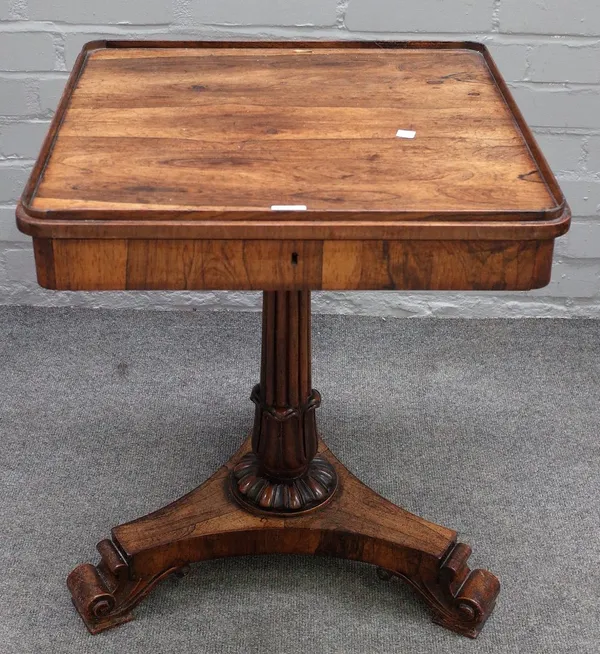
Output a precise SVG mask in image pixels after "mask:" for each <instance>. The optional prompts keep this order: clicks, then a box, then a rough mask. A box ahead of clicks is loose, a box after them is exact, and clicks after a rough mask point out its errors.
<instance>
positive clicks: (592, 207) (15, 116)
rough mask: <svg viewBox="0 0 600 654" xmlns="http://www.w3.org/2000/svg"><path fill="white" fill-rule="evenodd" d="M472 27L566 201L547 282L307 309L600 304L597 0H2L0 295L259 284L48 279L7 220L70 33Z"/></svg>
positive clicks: (385, 296) (16, 298)
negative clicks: (55, 283)
mask: <svg viewBox="0 0 600 654" xmlns="http://www.w3.org/2000/svg"><path fill="white" fill-rule="evenodd" d="M105 37H107V38H142V39H151V38H166V39H177V38H182V39H183V38H185V39H190V38H191V39H194V38H197V39H231V38H250V39H260V38H283V39H285V38H304V39H311V38H322V39H330V40H332V39H333V40H335V39H350V38H355V39H375V38H380V39H410V38H419V39H428V38H433V39H435V38H442V39H457V38H465V39H476V40H480V41H484V42H485V43H486V44H487V45H488V46H489V47H490V49H491V50H492V53H493V55H494V57H495V58H496V61H497V62H498V65H499V66H500V69H501V70H502V72H503V74H504V76H505V77H506V79H507V80H508V82H509V84H510V85H511V88H512V90H513V92H514V94H515V96H516V98H517V100H518V102H519V104H520V106H521V108H522V109H523V112H524V113H525V116H526V118H527V120H528V121H529V122H530V124H531V125H532V127H533V129H534V131H535V133H536V135H537V137H538V139H539V142H540V145H541V146H542V149H543V151H544V153H545V154H546V156H547V158H548V160H549V162H550V165H551V166H552V168H553V169H554V171H555V172H556V174H557V175H558V177H559V180H560V182H561V185H562V186H563V188H564V190H565V193H566V194H567V197H568V199H569V201H570V203H571V206H572V209H573V213H574V220H573V227H572V229H571V231H570V233H569V234H568V235H567V236H566V237H564V238H562V239H559V240H558V241H557V246H556V253H555V266H554V273H553V278H552V282H551V283H550V285H549V286H548V287H546V288H544V289H539V290H536V291H532V292H530V293H505V294H494V293H424V292H422V293H394V292H379V293H366V292H363V293H351V292H347V293H315V296H314V297H315V301H314V306H315V310H316V311H322V312H328V313H362V314H373V315H396V316H407V317H408V316H427V315H435V316H449V317H455V316H457V317H458V316H466V317H478V316H490V317H502V316H510V317H518V316H564V317H569V316H596V317H600V4H599V3H598V1H597V0H573V1H572V2H568V3H567V2H566V0H419V2H410V3H409V2H398V1H397V0H203V1H202V2H201V1H200V0H127V1H126V2H125V1H124V0H103V1H102V2H94V3H90V2H83V1H81V0H56V1H54V2H50V1H49V0H0V304H11V303H12V304H37V305H48V306H51V305H61V306H69V305H79V306H104V307H144V308H151V307H154V308H176V309H181V308H187V309H189V308H197V307H198V308H199V307H201V308H205V309H224V308H230V309H245V310H248V309H255V308H257V307H258V306H259V303H260V294H259V293H225V292H219V293H160V292H147V293H146V292H138V293H55V292H50V291H45V290H42V289H40V288H39V287H38V285H37V284H36V282H35V274H34V268H33V253H32V250H31V244H30V240H29V238H28V237H26V236H25V235H23V234H21V233H20V232H18V230H17V229H16V227H15V224H14V209H15V202H16V200H17V198H18V196H19V194H20V192H21V190H22V188H23V185H24V183H25V181H26V179H27V176H28V174H29V170H30V169H31V166H32V164H33V161H34V159H35V157H36V155H37V151H38V148H39V145H40V143H41V140H42V138H43V136H44V133H45V131H46V129H47V126H48V121H49V119H50V117H51V115H52V112H53V111H54V108H55V107H56V104H57V102H58V99H59V97H60V95H61V92H62V89H63V87H64V84H65V82H66V79H67V77H68V71H69V70H70V69H71V67H72V66H73V63H74V61H75V58H76V57H77V54H78V53H79V50H80V49H81V46H82V45H83V44H84V43H85V42H86V41H90V40H95V39H99V38H105Z"/></svg>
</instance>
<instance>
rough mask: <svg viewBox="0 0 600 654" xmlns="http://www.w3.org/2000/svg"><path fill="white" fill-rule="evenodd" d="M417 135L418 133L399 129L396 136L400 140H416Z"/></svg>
mask: <svg viewBox="0 0 600 654" xmlns="http://www.w3.org/2000/svg"><path fill="white" fill-rule="evenodd" d="M416 135H417V133H416V132H413V130H412V129H399V130H398V131H397V132H396V136H397V137H398V138H399V139H414V138H415V136H416Z"/></svg>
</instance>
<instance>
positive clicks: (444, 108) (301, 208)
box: [17, 41, 570, 637]
mask: <svg viewBox="0 0 600 654" xmlns="http://www.w3.org/2000/svg"><path fill="white" fill-rule="evenodd" d="M17 220H18V225H19V227H20V229H21V230H22V231H24V232H25V233H27V234H30V235H31V236H32V237H33V239H34V251H35V259H36V267H37V275H38V280H39V283H40V284H41V285H42V286H44V287H46V288H50V289H66V290H72V291H79V290H138V289H161V290H174V291H175V290H202V289H211V290H215V289H238V290H244V289H247V290H251V289H253V290H256V289H259V290H263V291H264V299H263V328H262V339H263V340H262V361H261V369H260V383H259V384H257V386H255V387H254V389H253V390H252V401H253V402H254V403H255V405H256V417H255V421H254V428H253V431H252V436H251V438H250V439H248V440H247V441H246V442H245V443H244V444H243V445H242V446H241V449H240V450H239V451H238V453H237V454H235V455H234V456H233V458H232V459H231V460H230V461H229V462H228V463H226V464H225V465H224V466H223V467H222V468H221V469H220V470H219V471H217V472H216V473H215V474H214V475H213V477H211V478H210V479H209V480H208V481H207V482H205V483H204V484H203V485H202V486H200V487H199V488H197V489H196V490H194V491H192V492H191V493H189V494H188V495H186V496H185V497H182V498H181V499H179V500H177V501H176V502H174V503H173V504H170V505H169V506H167V507H165V508H162V509H160V510H158V511H156V512H155V513H151V514H150V515H147V516H145V517H143V518H140V519H138V520H135V521H133V522H130V523H127V524H123V525H120V526H118V527H115V528H114V529H113V530H112V538H111V540H102V541H100V543H99V544H98V550H99V552H100V556H101V560H100V563H98V565H95V566H94V565H91V564H83V565H80V566H78V567H77V568H75V570H73V572H72V573H71V574H70V575H69V578H68V582H67V583H68V587H69V589H70V591H71V594H72V597H73V602H74V604H75V607H76V608H77V610H78V611H79V613H80V614H81V617H82V618H83V620H84V622H85V624H86V625H87V627H88V629H89V630H90V631H91V632H92V633H97V632H100V631H102V630H104V629H108V628H110V627H114V626H115V625H118V624H120V623H123V622H126V621H128V620H130V619H131V618H132V614H131V610H132V609H133V607H134V606H135V605H136V604H137V603H138V602H140V600H142V599H143V598H144V596H145V595H146V594H147V593H148V592H149V591H150V590H151V589H152V588H153V587H154V586H155V585H156V584H157V582H159V581H160V580H161V579H162V578H164V577H165V576H166V575H169V574H171V573H173V572H175V571H178V570H179V569H181V568H183V567H184V566H186V565H187V564H188V563H190V562H195V561H202V560H206V559H211V558H215V557H224V556H238V555H246V554H271V553H287V554H323V555H331V556H337V557H342V558H348V559H354V560H359V561H364V562H367V563H372V564H374V565H376V566H378V568H379V569H380V573H381V574H382V575H383V576H385V575H397V576H399V577H402V578H404V579H405V580H407V581H408V582H409V583H410V584H411V585H412V586H413V587H414V588H415V589H416V590H417V591H419V593H420V594H421V595H422V596H423V597H424V598H425V600H426V601H427V602H428V604H429V605H430V607H431V609H432V611H433V616H434V620H435V621H436V622H438V623H439V624H441V625H443V626H445V627H447V628H449V629H452V630H454V631H456V632H458V633H461V634H464V635H466V636H471V637H475V636H477V634H478V633H479V631H480V630H481V628H482V626H483V624H484V622H485V621H486V619H487V618H488V616H489V615H490V613H491V611H492V609H493V607H494V603H495V600H496V596H497V595H498V591H499V582H498V580H497V578H496V577H495V576H494V575H493V574H491V573H490V572H487V571H486V570H470V569H469V567H468V565H467V559H468V558H469V554H470V552H471V549H470V547H469V546H468V545H465V544H462V543H457V534H456V532H454V531H453V530H451V529H447V528H445V527H441V526H438V525H435V524H432V523H429V522H427V521H425V520H423V519H421V518H419V517H417V516H414V515H412V514H410V513H408V512H407V511H405V510H403V509H401V508H398V507H396V506H394V505H393V504H391V503H390V502H388V501H387V500H385V499H384V498H382V497H380V496H379V495H377V494H376V493H375V492H374V491H372V490H370V489H369V488H367V487H366V486H364V485H363V484H362V483H361V482H360V481H359V480H358V479H356V478H355V477H354V476H353V475H352V474H351V473H350V472H348V470H346V468H344V466H342V464H341V463H340V462H339V461H338V460H337V459H336V458H335V457H334V456H333V455H332V454H331V452H329V450H328V449H327V447H326V446H325V445H324V444H323V442H322V441H321V440H320V437H319V433H318V430H317V426H316V423H315V417H316V416H315V412H316V409H317V408H318V406H319V403H320V396H319V393H318V392H317V391H316V390H314V389H313V388H312V385H311V348H310V291H311V290H312V289H331V290H342V289H353V290H386V289H387V290H390V289H401V290H410V289H427V290H495V291H501V290H513V291H514V290H526V289H531V288H536V287H540V286H544V285H545V284H547V283H548V281H549V279H550V268H551V263H552V252H553V245H554V239H555V238H556V237H557V236H560V235H561V234H563V233H564V232H566V231H567V229H568V226H569V220H570V214H569V209H568V207H567V204H566V202H565V199H564V197H563V195H562V193H561V191H560V188H559V187H558V185H557V182H556V180H555V178H554V176H553V175H552V173H551V171H550V169H549V167H548V165H547V163H546V161H545V160H544V158H543V156H542V154H541V153H540V151H539V149H538V147H537V145H536V143H535V141H534V139H533V137H532V135H531V133H530V131H529V129H528V128H527V126H526V124H525V122H524V120H523V118H522V116H521V114H520V112H519V110H518V108H517V107H516V105H515V103H514V101H513V99H512V97H511V95H510V93H509V91H508V89H507V87H506V84H505V83H504V81H503V79H502V77H501V76H500V74H499V72H498V70H497V68H496V66H495V65H494V62H493V61H492V59H491V57H490V55H489V53H488V51H487V50H486V49H485V47H483V46H481V45H478V44H474V43H432V42H431V43H430V42H414V43H408V42H407V43H389V42H385V43H375V42H364V43H323V42H319V43H307V42H302V43H301V42H286V43H263V42H261V43H239V42H237V43H215V42H209V43H203V42H200V43H199V42H193V43H191V42H185V43H172V42H171V43H169V42H165V43H158V42H110V41H102V42H94V43H90V44H88V45H87V46H85V48H84V50H83V52H82V53H81V55H80V57H79V59H78V61H77V63H76V65H75V69H74V71H73V73H72V75H71V78H70V81H69V84H68V85H67V88H66V90H65V93H64V96H63V98H62V100H61V103H60V106H59V108H58V111H57V114H56V116H55V119H54V122H53V123H52V126H51V129H50V133H49V135H48V137H47V139H46V141H45V143H44V145H43V148H42V152H41V154H40V156H39V159H38V161H37V164H36V166H35V168H34V170H33V173H32V175H31V178H30V180H29V183H28V185H27V188H26V189H25V191H24V194H23V197H22V199H21V204H20V205H19V207H18V210H17Z"/></svg>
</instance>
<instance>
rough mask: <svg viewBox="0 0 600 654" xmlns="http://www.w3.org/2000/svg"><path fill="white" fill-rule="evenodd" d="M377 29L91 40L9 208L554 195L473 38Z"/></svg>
mask: <svg viewBox="0 0 600 654" xmlns="http://www.w3.org/2000/svg"><path fill="white" fill-rule="evenodd" d="M385 45H386V47H381V46H382V44H377V43H373V42H370V43H369V42H366V43H350V44H347V43H346V44H344V43H342V44H339V43H336V44H327V43H310V44H303V43H293V42H288V43H278V44H260V43H259V44H257V43H253V44H248V43H245V44H244V43H242V44H235V43H229V44H227V47H223V44H215V43H212V44H211V43H193V44H168V43H151V42H146V43H133V44H132V43H127V42H117V43H112V44H111V43H107V42H102V43H100V44H96V45H94V44H92V45H90V46H88V47H87V48H86V50H85V51H84V52H83V53H82V56H81V57H80V59H79V61H78V64H77V65H76V69H75V71H74V73H73V77H72V83H71V84H70V85H69V88H68V89H67V91H66V92H65V97H64V98H63V102H62V104H61V107H60V108H59V112H58V116H57V120H56V123H55V126H54V128H53V130H52V132H51V134H50V136H49V138H48V140H47V142H46V144H45V147H44V150H43V151H42V154H41V156H40V160H39V161H38V165H37V166H36V170H35V171H34V174H33V175H32V179H31V180H30V184H29V186H28V189H27V190H26V192H25V194H24V197H23V206H24V209H25V211H26V212H27V213H28V214H29V215H30V216H34V217H36V216H37V217H38V218H49V219H56V220H59V219H63V220H64V219H68V220H89V219H90V218H91V219H105V220H107V219H116V218H118V219H119V220H121V221H123V220H142V219H143V220H154V219H156V220H161V221H165V220H167V221H168V220H181V219H183V218H184V219H185V220H187V221H194V220H203V221H207V220H208V221H211V220H214V221H218V220H221V219H223V217H227V219H228V220H244V221H257V223H258V222H261V223H262V224H264V222H265V221H269V220H281V218H282V217H283V216H286V217H288V218H289V219H290V220H291V221H303V220H318V221H327V220H335V219H339V218H340V217H341V216H343V217H344V218H345V219H347V220H353V219H355V220H364V219H365V217H367V218H368V219H369V220H371V221H374V222H377V221H386V220H387V221H389V220H398V221H410V220H423V219H428V218H435V220H445V219H447V220H461V221H473V220H476V221H477V220H480V221H487V222H489V221H507V220H508V221H510V220H515V221H517V220H520V221H523V220H548V219H552V218H555V217H556V216H559V215H560V214H561V213H562V212H563V210H564V206H565V205H564V198H563V197H562V194H561V192H560V189H559V188H558V186H557V184H556V181H555V180H554V177H553V175H552V173H551V172H550V170H549V169H548V167H547V164H546V162H545V161H544V159H543V156H542V155H541V154H540V153H539V150H538V148H537V146H536V144H535V142H534V140H533V138H532V136H531V134H530V132H529V130H528V129H527V126H526V125H525V123H524V122H523V120H522V117H521V115H520V114H519V112H518V109H517V108H516V106H515V105H514V102H513V100H512V98H511V97H510V93H509V92H508V90H507V89H506V86H505V84H504V82H503V80H502V78H501V77H500V75H499V73H498V71H497V70H496V68H495V66H494V64H493V61H492V60H491V58H490V56H489V53H488V52H487V50H486V49H485V48H484V47H483V46H479V45H475V44H466V43H459V44H452V43H445V44H444V43H396V44H385ZM282 209H283V211H282Z"/></svg>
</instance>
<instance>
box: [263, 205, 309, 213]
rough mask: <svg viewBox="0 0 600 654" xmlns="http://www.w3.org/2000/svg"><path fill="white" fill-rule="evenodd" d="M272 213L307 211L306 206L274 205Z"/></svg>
mask: <svg viewBox="0 0 600 654" xmlns="http://www.w3.org/2000/svg"><path fill="white" fill-rule="evenodd" d="M271 211H306V205H305V204H273V205H271Z"/></svg>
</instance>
